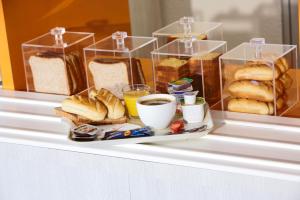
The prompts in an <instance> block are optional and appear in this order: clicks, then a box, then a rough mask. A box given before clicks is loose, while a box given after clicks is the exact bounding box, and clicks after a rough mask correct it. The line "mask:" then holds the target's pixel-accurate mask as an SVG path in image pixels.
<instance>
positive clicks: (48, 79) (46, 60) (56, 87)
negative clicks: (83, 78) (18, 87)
mask: <svg viewBox="0 0 300 200" xmlns="http://www.w3.org/2000/svg"><path fill="white" fill-rule="evenodd" d="M29 64H30V67H31V71H32V77H33V83H34V88H35V91H36V92H43V93H54V94H63V95H70V94H71V90H72V88H71V87H70V82H71V80H69V76H68V71H67V69H66V66H65V62H64V60H63V59H62V58H60V57H41V56H31V57H30V58H29Z"/></svg>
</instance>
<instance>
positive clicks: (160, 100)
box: [141, 99, 171, 106]
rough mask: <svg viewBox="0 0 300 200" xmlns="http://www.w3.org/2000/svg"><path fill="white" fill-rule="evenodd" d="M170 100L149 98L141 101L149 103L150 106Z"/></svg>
mask: <svg viewBox="0 0 300 200" xmlns="http://www.w3.org/2000/svg"><path fill="white" fill-rule="evenodd" d="M170 102H171V101H170V100H169V99H149V100H144V101H141V104H142V105H148V106H157V105H163V104H166V103H170Z"/></svg>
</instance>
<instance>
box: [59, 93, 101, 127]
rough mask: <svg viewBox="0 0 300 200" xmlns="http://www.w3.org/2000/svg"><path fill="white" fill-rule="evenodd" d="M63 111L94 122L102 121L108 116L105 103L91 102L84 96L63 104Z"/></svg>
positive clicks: (65, 101) (71, 98)
mask: <svg viewBox="0 0 300 200" xmlns="http://www.w3.org/2000/svg"><path fill="white" fill-rule="evenodd" d="M62 110H63V111H65V112H68V113H73V114H76V115H80V116H82V117H85V118H87V119H89V120H92V121H101V120H103V119H104V118H105V116H106V114H107V109H106V107H105V105H103V103H101V102H98V101H91V100H89V99H88V98H85V97H82V96H71V97H70V98H67V99H65V100H64V101H63V102H62Z"/></svg>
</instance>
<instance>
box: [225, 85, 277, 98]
mask: <svg viewBox="0 0 300 200" xmlns="http://www.w3.org/2000/svg"><path fill="white" fill-rule="evenodd" d="M276 85H277V86H276V91H277V92H276V97H278V96H280V95H281V94H282V93H283V90H282V87H280V86H279V85H280V84H276ZM228 91H229V93H230V94H231V95H232V96H233V97H239V98H246V99H253V100H259V101H264V102H272V101H273V100H274V94H273V86H272V82H260V81H235V82H233V83H231V84H230V85H229V87H228Z"/></svg>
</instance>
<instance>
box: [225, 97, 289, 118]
mask: <svg viewBox="0 0 300 200" xmlns="http://www.w3.org/2000/svg"><path fill="white" fill-rule="evenodd" d="M284 105H285V103H284V99H283V98H278V99H277V101H276V109H277V110H280V109H281V108H283V106H284ZM228 110H229V111H232V112H241V113H250V114H259V115H273V114H274V106H273V103H270V102H262V101H256V100H252V99H240V98H238V99H231V100H229V102H228Z"/></svg>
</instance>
